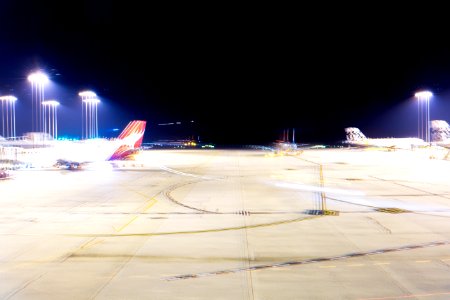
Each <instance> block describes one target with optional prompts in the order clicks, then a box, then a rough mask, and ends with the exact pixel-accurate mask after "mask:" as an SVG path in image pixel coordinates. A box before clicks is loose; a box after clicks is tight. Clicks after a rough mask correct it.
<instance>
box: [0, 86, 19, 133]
mask: <svg viewBox="0 0 450 300" xmlns="http://www.w3.org/2000/svg"><path fill="white" fill-rule="evenodd" d="M16 100H17V98H16V97H14V96H11V95H8V96H1V97H0V101H1V102H2V136H3V137H5V138H6V137H15V136H16V110H15V102H16Z"/></svg>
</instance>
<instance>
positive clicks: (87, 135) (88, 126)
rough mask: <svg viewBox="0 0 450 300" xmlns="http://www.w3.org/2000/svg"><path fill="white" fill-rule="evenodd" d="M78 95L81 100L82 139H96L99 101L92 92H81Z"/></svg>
mask: <svg viewBox="0 0 450 300" xmlns="http://www.w3.org/2000/svg"><path fill="white" fill-rule="evenodd" d="M78 95H79V96H80V97H81V100H82V107H81V115H82V119H83V122H82V124H83V125H82V129H81V131H82V137H83V138H84V139H95V138H98V107H97V106H98V104H99V103H100V100H99V99H98V98H97V95H96V94H95V93H94V92H92V91H82V92H79V93H78Z"/></svg>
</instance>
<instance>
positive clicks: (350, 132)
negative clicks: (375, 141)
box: [345, 127, 366, 142]
mask: <svg viewBox="0 0 450 300" xmlns="http://www.w3.org/2000/svg"><path fill="white" fill-rule="evenodd" d="M345 135H346V137H347V141H348V142H355V141H363V140H365V139H366V136H365V135H364V134H363V133H362V132H361V130H359V128H356V127H347V128H345Z"/></svg>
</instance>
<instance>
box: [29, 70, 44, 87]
mask: <svg viewBox="0 0 450 300" xmlns="http://www.w3.org/2000/svg"><path fill="white" fill-rule="evenodd" d="M28 81H30V82H33V83H40V84H43V83H46V82H48V77H47V75H45V74H44V73H42V72H35V73H32V74H30V75H29V76H28Z"/></svg>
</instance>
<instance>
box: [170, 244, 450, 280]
mask: <svg viewBox="0 0 450 300" xmlns="http://www.w3.org/2000/svg"><path fill="white" fill-rule="evenodd" d="M444 245H450V241H434V242H429V243H425V244H415V245H406V246H402V247H396V248H384V249H378V250H373V251H367V252H355V253H349V254H344V255H340V256H332V257H320V258H314V259H306V260H297V261H287V262H281V263H275V264H266V265H257V266H253V267H248V268H236V269H228V270H220V271H213V272H201V273H196V274H183V275H176V276H170V277H165V278H162V279H163V280H166V281H175V280H183V279H192V278H200V277H207V276H216V275H222V274H232V273H239V272H247V271H256V270H262V269H270V268H280V267H287V266H295V265H306V264H312V263H318V262H324V261H333V260H342V259H347V258H353V257H362V256H369V255H375V254H383V253H387V252H398V251H405V250H413V249H420V248H426V247H436V246H444Z"/></svg>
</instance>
